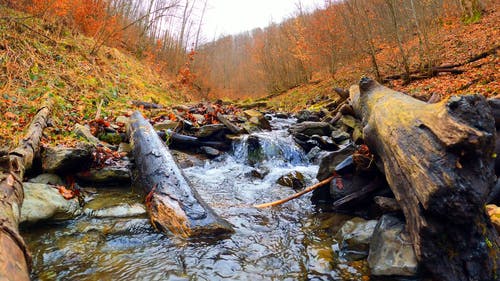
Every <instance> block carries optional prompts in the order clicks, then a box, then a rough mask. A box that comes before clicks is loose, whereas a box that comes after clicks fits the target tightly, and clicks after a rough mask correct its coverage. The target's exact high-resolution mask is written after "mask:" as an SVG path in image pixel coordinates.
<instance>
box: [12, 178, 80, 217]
mask: <svg viewBox="0 0 500 281" xmlns="http://www.w3.org/2000/svg"><path fill="white" fill-rule="evenodd" d="M23 188H24V201H23V205H22V208H21V223H28V224H32V223H36V222H40V221H44V220H65V219H71V218H74V217H76V216H78V215H80V214H81V213H82V209H81V207H80V204H79V203H78V199H76V198H73V199H69V200H67V199H64V197H63V196H62V195H61V194H60V193H59V191H58V190H57V188H55V186H52V185H48V184H43V183H30V182H25V183H23Z"/></svg>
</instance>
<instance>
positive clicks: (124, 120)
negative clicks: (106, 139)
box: [115, 115, 129, 124]
mask: <svg viewBox="0 0 500 281" xmlns="http://www.w3.org/2000/svg"><path fill="white" fill-rule="evenodd" d="M128 121H129V118H128V117H126V116H123V115H120V116H118V117H116V119H115V122H116V123H120V124H127V123H128Z"/></svg>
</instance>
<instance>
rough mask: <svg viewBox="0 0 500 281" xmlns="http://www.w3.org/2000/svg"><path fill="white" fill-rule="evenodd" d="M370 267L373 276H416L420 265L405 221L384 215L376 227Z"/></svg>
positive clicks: (369, 262) (372, 240)
mask: <svg viewBox="0 0 500 281" xmlns="http://www.w3.org/2000/svg"><path fill="white" fill-rule="evenodd" d="M368 265H369V267H370V271H371V274H372V275H375V276H380V275H384V276H386V275H400V276H414V275H416V274H417V269H418V263H417V258H416V256H415V252H414V251H413V247H412V243H411V240H410V236H409V234H408V233H407V232H406V230H405V225H404V223H403V221H402V220H401V219H399V218H397V217H395V216H392V215H384V216H382V217H381V218H380V220H379V222H378V223H377V225H376V226H375V230H374V231H373V236H372V239H371V243H370V253H369V255H368Z"/></svg>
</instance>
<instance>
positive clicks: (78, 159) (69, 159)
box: [42, 143, 94, 173]
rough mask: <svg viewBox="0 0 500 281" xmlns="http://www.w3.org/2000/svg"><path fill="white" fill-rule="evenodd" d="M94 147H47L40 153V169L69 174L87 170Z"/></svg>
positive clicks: (89, 145) (82, 144) (80, 144)
mask: <svg viewBox="0 0 500 281" xmlns="http://www.w3.org/2000/svg"><path fill="white" fill-rule="evenodd" d="M93 150H94V147H93V146H92V145H91V144H85V143H79V144H77V145H76V147H62V146H61V147H59V146H57V147H47V148H45V150H44V151H43V153H42V168H43V170H44V171H47V172H50V173H54V172H55V173H70V172H77V171H81V170H84V169H86V168H88V167H89V166H90V164H91V162H92V152H93Z"/></svg>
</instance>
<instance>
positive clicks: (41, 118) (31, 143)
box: [0, 102, 51, 280]
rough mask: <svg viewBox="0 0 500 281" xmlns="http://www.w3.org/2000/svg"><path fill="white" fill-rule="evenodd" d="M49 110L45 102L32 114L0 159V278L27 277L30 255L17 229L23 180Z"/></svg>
mask: <svg viewBox="0 0 500 281" xmlns="http://www.w3.org/2000/svg"><path fill="white" fill-rule="evenodd" d="M50 110H51V103H50V102H48V103H47V104H46V105H45V106H43V107H42V108H41V109H40V110H39V111H38V113H37V114H36V115H35V117H34V118H33V121H32V122H31V124H30V126H29V128H28V130H27V132H26V134H25V136H24V138H23V139H22V140H21V141H20V142H19V145H18V147H17V148H16V149H14V150H13V151H11V152H10V153H9V154H8V155H6V156H4V157H2V158H1V159H0V253H1V254H0V280H29V267H30V265H31V256H30V254H29V252H28V249H27V248H26V244H25V243H24V240H23V238H22V237H21V235H20V234H19V229H18V225H19V217H20V215H21V214H20V211H21V206H22V203H23V199H24V192H23V184H22V180H23V177H24V172H25V171H26V170H27V169H29V168H30V167H31V165H32V163H33V159H34V158H35V155H36V153H37V151H38V148H39V146H40V141H41V139H42V131H43V129H44V128H45V127H46V125H47V120H48V118H49V114H50Z"/></svg>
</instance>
